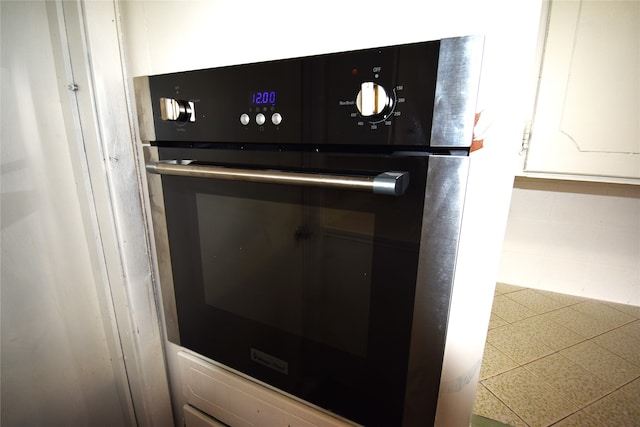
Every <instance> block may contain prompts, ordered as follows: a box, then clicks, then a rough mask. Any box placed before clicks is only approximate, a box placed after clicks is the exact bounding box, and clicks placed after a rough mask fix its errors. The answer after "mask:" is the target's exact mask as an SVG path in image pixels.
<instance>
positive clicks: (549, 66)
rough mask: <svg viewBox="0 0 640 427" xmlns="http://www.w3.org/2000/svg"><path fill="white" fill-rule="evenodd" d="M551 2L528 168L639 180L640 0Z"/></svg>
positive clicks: (529, 171)
mask: <svg viewBox="0 0 640 427" xmlns="http://www.w3.org/2000/svg"><path fill="white" fill-rule="evenodd" d="M548 7H549V10H548V12H549V14H548V19H547V21H546V26H545V27H546V28H545V30H546V40H545V42H544V50H543V51H542V60H541V72H540V79H539V82H538V84H539V86H538V94H537V100H536V105H535V114H534V118H533V124H532V128H531V131H530V135H529V138H530V139H529V141H528V151H527V156H526V161H525V166H524V172H525V173H526V174H531V175H538V174H544V175H548V174H551V175H556V176H557V175H564V176H566V177H567V178H569V177H570V178H572V179H584V180H602V181H614V182H615V181H617V182H634V183H638V181H637V180H638V179H640V2H639V1H552V2H550V3H549V4H548Z"/></svg>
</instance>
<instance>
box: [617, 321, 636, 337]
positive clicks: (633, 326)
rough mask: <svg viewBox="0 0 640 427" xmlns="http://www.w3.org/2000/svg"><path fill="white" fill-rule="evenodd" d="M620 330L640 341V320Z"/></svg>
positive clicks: (621, 327)
mask: <svg viewBox="0 0 640 427" xmlns="http://www.w3.org/2000/svg"><path fill="white" fill-rule="evenodd" d="M620 330H621V331H622V332H624V333H625V334H626V335H628V336H630V337H633V338H635V339H637V340H640V320H636V321H635V322H631V323H627V324H626V325H624V326H620Z"/></svg>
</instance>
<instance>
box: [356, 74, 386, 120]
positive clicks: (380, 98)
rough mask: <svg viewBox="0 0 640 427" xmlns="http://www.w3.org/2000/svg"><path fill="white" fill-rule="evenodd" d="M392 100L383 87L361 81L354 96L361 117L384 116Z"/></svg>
mask: <svg viewBox="0 0 640 427" xmlns="http://www.w3.org/2000/svg"><path fill="white" fill-rule="evenodd" d="M392 104H393V100H392V99H391V97H390V96H389V94H388V93H387V91H386V90H385V88H384V87H382V86H380V85H379V84H377V83H374V82H363V83H362V84H361V85H360V92H358V95H357V96H356V107H357V108H358V111H359V112H360V114H361V115H362V116H363V117H372V116H384V115H385V114H388V113H390V112H391V107H392Z"/></svg>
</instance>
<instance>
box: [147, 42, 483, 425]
mask: <svg viewBox="0 0 640 427" xmlns="http://www.w3.org/2000/svg"><path fill="white" fill-rule="evenodd" d="M481 56H482V39H481V38H479V37H461V38H451V39H443V40H440V41H432V42H424V43H415V44H409V45H401V46H391V47H383V48H377V49H367V50H362V51H351V52H344V53H336V54H329V55H319V56H312V57H304V58H295V59H288V60H280V61H272V62H264V63H255V64H247V65H240V66H230V67H222V68H216V69H208V70H196V71H189V72H180V73H174V74H165V75H155V76H149V77H142V78H137V79H136V80H135V86H136V97H137V102H138V116H139V121H140V133H141V137H142V139H143V140H144V141H148V142H150V147H148V148H147V150H146V167H147V171H148V172H149V184H150V194H151V199H152V209H153V211H154V216H153V220H154V224H153V228H154V233H155V241H156V245H157V246H158V251H157V252H158V263H159V269H160V272H161V277H160V280H161V285H162V290H163V292H162V299H163V305H164V317H165V321H166V330H167V335H168V338H169V340H170V341H172V342H173V343H175V344H178V345H180V346H182V347H184V348H186V349H188V350H191V351H192V352H195V353H197V354H199V355H201V356H202V357H204V358H206V359H207V360H210V361H213V362H214V363H216V364H218V365H220V366H224V367H226V368H228V369H230V370H231V371H232V372H234V373H237V374H239V375H242V376H243V377H245V378H249V379H252V380H255V381H258V382H259V383H261V384H264V385H266V386H268V387H271V388H273V389H275V390H279V391H282V392H283V393H286V394H287V395H289V396H293V397H294V398H297V399H300V400H302V401H305V402H309V403H310V404H312V405H314V406H316V407H319V408H322V409H324V410H326V411H329V412H331V413H335V414H337V415H339V416H341V417H343V418H346V419H348V420H351V421H353V422H356V423H359V424H364V425H371V426H375V425H380V426H391V425H432V424H433V420H434V417H435V412H436V402H437V397H438V390H439V385H440V374H441V369H442V363H443V354H444V347H445V341H446V338H447V322H448V313H449V308H450V305H451V303H452V301H451V295H452V284H453V275H454V272H455V268H456V254H457V247H458V238H459V233H460V222H461V217H462V209H463V205H464V199H465V188H466V180H467V173H468V167H469V147H470V144H471V140H472V132H473V125H474V113H475V99H476V92H477V85H478V80H479V72H480V62H481Z"/></svg>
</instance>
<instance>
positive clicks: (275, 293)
mask: <svg viewBox="0 0 640 427" xmlns="http://www.w3.org/2000/svg"><path fill="white" fill-rule="evenodd" d="M300 198H301V199H302V193H301V196H300ZM197 206H198V226H199V233H200V254H202V255H201V257H202V259H201V261H202V274H203V282H204V292H205V301H206V303H207V304H209V305H211V306H213V307H215V308H217V309H220V310H225V311H228V312H230V313H233V314H235V315H238V316H241V317H244V318H246V319H249V320H252V321H256V322H260V323H263V324H266V325H268V326H270V327H273V328H277V329H280V330H283V331H286V332H288V333H291V334H295V335H298V336H301V337H303V338H306V339H310V340H314V341H317V342H320V343H322V344H325V345H329V346H332V347H335V348H338V349H340V350H344V351H347V352H350V353H352V354H354V355H357V356H361V357H365V355H366V353H367V338H368V329H369V325H368V323H369V300H370V292H371V269H372V258H373V235H374V226H375V214H373V213H371V212H366V211H360V210H346V209H333V208H326V207H316V206H309V205H304V204H303V203H285V202H275V201H265V200H257V199H241V198H235V197H228V196H221V195H211V194H198V195H197Z"/></svg>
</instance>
